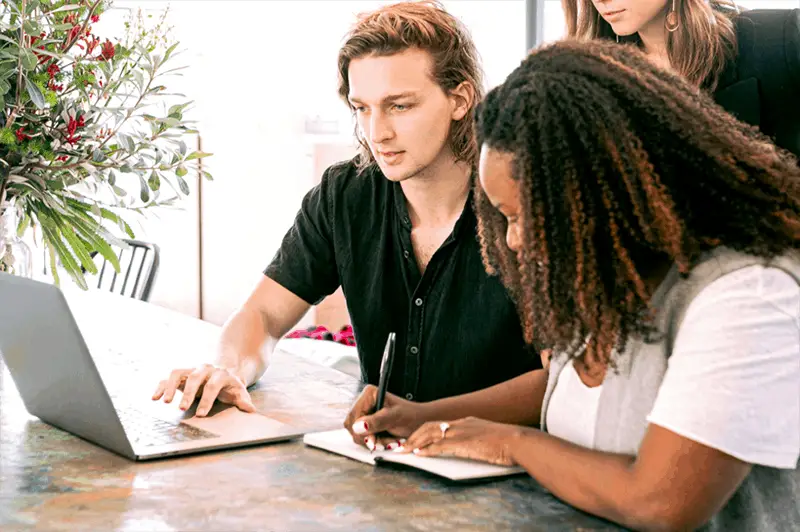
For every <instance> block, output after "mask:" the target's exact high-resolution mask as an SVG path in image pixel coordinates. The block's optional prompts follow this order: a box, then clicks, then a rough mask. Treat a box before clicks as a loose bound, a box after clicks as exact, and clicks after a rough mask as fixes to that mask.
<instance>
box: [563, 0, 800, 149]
mask: <svg viewBox="0 0 800 532" xmlns="http://www.w3.org/2000/svg"><path fill="white" fill-rule="evenodd" d="M561 3H562V6H563V8H564V15H565V19H566V25H567V35H568V36H569V37H573V38H579V39H605V40H612V41H617V42H620V43H626V44H631V45H633V46H637V47H639V48H640V49H642V50H643V51H644V52H645V53H646V54H647V56H648V58H650V59H651V60H652V61H653V62H654V63H656V64H658V65H660V66H662V67H665V68H668V69H671V70H673V71H675V72H676V73H678V74H680V75H682V76H684V77H685V78H686V79H687V80H688V81H689V82H691V83H692V84H694V85H697V86H699V87H701V88H703V89H705V90H707V91H709V93H710V94H712V95H713V97H714V99H715V100H716V101H717V103H719V104H720V105H722V106H723V107H724V108H725V109H727V110H728V111H729V112H731V113H733V114H734V115H735V116H736V117H737V118H739V119H740V120H742V121H745V122H747V123H749V124H752V125H755V126H758V127H759V128H761V131H762V132H764V133H765V134H766V135H769V136H770V137H771V138H772V139H773V140H774V141H775V143H776V144H777V145H778V146H781V147H783V148H786V149H788V150H790V151H792V152H794V154H795V155H798V156H800V106H798V105H797V103H796V102H797V98H798V95H800V9H756V10H752V11H749V10H742V9H740V8H739V7H738V5H737V4H736V2H735V1H734V0H562V1H561Z"/></svg>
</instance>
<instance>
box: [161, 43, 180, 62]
mask: <svg viewBox="0 0 800 532" xmlns="http://www.w3.org/2000/svg"><path fill="white" fill-rule="evenodd" d="M178 44H179V43H177V42H176V43H175V44H173V45H172V46H170V47H169V48H167V51H166V52H164V60H163V61H162V64H163V63H166V62H167V60H168V59H169V56H171V55H172V52H174V51H175V48H177V47H178Z"/></svg>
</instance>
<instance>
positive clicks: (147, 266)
mask: <svg viewBox="0 0 800 532" xmlns="http://www.w3.org/2000/svg"><path fill="white" fill-rule="evenodd" d="M125 243H127V244H128V246H129V247H128V249H120V250H119V253H118V254H117V258H118V259H119V273H117V272H115V271H114V267H113V266H112V265H111V264H108V261H107V260H106V259H105V258H104V257H103V256H102V255H100V254H98V253H97V252H95V253H93V254H92V256H93V258H94V259H95V261H98V262H97V270H98V273H97V288H98V289H100V290H108V291H109V292H113V293H116V294H119V295H122V296H127V297H131V298H134V299H140V300H142V301H149V299H150V292H151V291H152V290H153V283H154V282H155V280H156V275H157V274H158V266H159V261H160V257H159V255H160V250H159V248H158V246H157V245H156V244H152V243H149V242H142V241H140V240H128V239H126V240H125Z"/></svg>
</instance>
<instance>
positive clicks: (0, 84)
mask: <svg viewBox="0 0 800 532" xmlns="http://www.w3.org/2000/svg"><path fill="white" fill-rule="evenodd" d="M10 90H11V84H9V83H8V82H7V81H6V80H4V79H2V78H0V94H6V93H7V92H8V91H10Z"/></svg>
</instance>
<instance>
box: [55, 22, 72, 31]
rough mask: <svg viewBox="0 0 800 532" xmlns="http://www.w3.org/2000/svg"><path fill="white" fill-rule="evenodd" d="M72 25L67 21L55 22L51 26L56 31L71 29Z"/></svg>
mask: <svg viewBox="0 0 800 532" xmlns="http://www.w3.org/2000/svg"><path fill="white" fill-rule="evenodd" d="M72 26H74V24H69V23H67V24H56V25H55V26H53V29H54V30H56V31H64V30H71V29H72Z"/></svg>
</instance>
